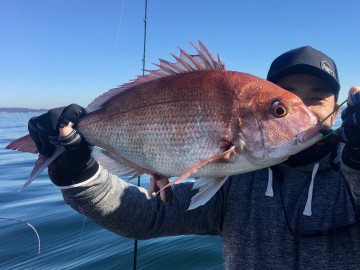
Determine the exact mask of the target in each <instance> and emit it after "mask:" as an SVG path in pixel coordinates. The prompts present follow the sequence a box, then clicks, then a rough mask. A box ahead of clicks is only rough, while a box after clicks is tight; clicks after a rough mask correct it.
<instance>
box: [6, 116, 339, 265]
mask: <svg viewBox="0 0 360 270" xmlns="http://www.w3.org/2000/svg"><path fill="white" fill-rule="evenodd" d="M38 114H39V113H0V269H1V270H4V269H6V270H10V269H16V270H18V269H37V270H40V269H51V270H56V269H133V266H134V262H133V260H134V255H133V254H134V240H131V239H127V238H123V237H120V236H118V235H115V234H113V233H111V232H109V231H107V230H105V229H103V228H102V227H100V226H98V225H96V224H95V223H93V222H92V221H91V220H89V219H86V218H84V217H83V216H82V215H80V214H78V213H77V212H75V211H74V210H73V209H71V208H70V207H69V206H68V205H67V204H65V202H64V201H63V199H62V196H61V193H60V191H59V190H58V189H57V188H56V187H55V186H54V185H53V184H52V183H51V181H50V180H49V178H48V176H47V172H43V173H42V174H41V175H40V176H39V177H38V178H37V179H35V181H34V182H33V183H32V184H31V185H30V186H29V187H27V188H26V189H24V190H22V191H19V190H20V189H21V187H22V185H23V184H24V182H25V180H26V179H27V176H28V175H29V173H30V171H31V169H32V168H33V165H34V163H35V160H36V158H37V156H36V155H33V154H27V153H21V152H18V151H11V150H7V149H5V146H6V145H7V144H9V143H10V142H11V141H13V140H14V139H16V138H18V137H21V136H23V135H26V134H27V122H28V120H29V119H30V118H31V117H33V116H36V115H38ZM339 124H340V123H339V117H338V122H337V126H338V125H339ZM141 183H142V185H143V186H145V187H147V183H148V178H147V177H142V179H141ZM134 184H135V183H134ZM3 218H5V219H3ZM11 219H18V220H21V221H22V222H20V221H15V220H11ZM27 223H29V224H31V225H32V226H33V227H34V228H35V229H36V230H37V232H38V234H39V237H40V242H41V245H40V254H38V241H37V236H36V233H35V232H34V231H33V229H32V228H31V227H30V226H29V225H27ZM221 246H222V241H221V238H220V237H219V236H176V237H163V238H157V239H152V240H141V241H138V249H137V252H138V254H137V269H147V270H152V269H154V270H161V269H172V270H175V269H187V270H191V269H206V270H210V269H222V255H221Z"/></svg>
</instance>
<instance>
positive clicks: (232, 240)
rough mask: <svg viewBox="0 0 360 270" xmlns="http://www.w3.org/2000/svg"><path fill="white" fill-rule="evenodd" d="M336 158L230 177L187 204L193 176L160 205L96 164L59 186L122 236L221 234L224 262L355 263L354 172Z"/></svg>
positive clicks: (246, 265) (359, 250)
mask: <svg viewBox="0 0 360 270" xmlns="http://www.w3.org/2000/svg"><path fill="white" fill-rule="evenodd" d="M335 164H337V166H334V165H333V166H332V164H331V160H330V155H327V156H325V157H324V158H322V160H321V161H320V162H319V163H318V164H308V165H305V166H301V167H296V168H292V167H290V166H288V165H284V164H281V165H277V166H275V167H272V168H271V169H269V168H266V169H262V170H258V171H255V172H250V173H245V174H241V175H236V176H232V177H230V178H229V179H228V180H227V181H226V183H225V184H224V185H223V186H222V188H221V189H220V190H219V191H218V192H217V193H216V194H215V196H214V197H213V198H212V199H211V200H210V201H209V202H208V203H206V204H205V205H203V206H201V207H198V208H196V209H194V210H190V211H188V210H187V209H188V207H189V204H190V200H191V197H192V196H193V195H194V194H195V193H196V190H193V189H192V185H193V183H191V182H185V183H180V184H176V185H174V186H173V192H174V198H173V200H172V201H171V203H169V204H167V205H165V204H163V203H161V202H160V201H159V200H158V199H157V198H156V197H149V196H148V195H147V192H146V190H145V189H143V188H139V187H136V186H134V185H131V184H129V183H127V182H125V181H123V180H121V179H119V178H118V177H116V176H114V175H112V174H110V173H109V172H108V171H107V170H105V169H103V168H102V167H101V166H100V168H99V170H98V172H97V173H96V174H95V175H94V176H93V177H92V178H91V179H88V180H87V181H85V182H82V183H80V184H76V185H73V186H66V187H62V193H63V196H64V199H65V201H66V202H67V203H68V204H70V205H71V207H73V208H74V209H75V210H77V211H78V212H80V213H81V214H84V215H85V216H87V217H88V218H90V219H92V220H93V221H94V222H96V223H98V224H99V225H100V226H103V227H104V228H106V229H108V230H110V231H112V232H114V233H116V234H119V235H121V236H124V237H129V238H136V239H149V238H154V237H160V236H170V235H186V234H209V235H214V234H218V235H221V236H222V238H223V260H224V269H360V224H359V223H357V222H356V221H357V220H359V216H360V213H359V212H360V211H359V208H360V171H358V170H353V169H351V168H349V167H347V166H346V165H344V164H341V162H340V161H339V160H335Z"/></svg>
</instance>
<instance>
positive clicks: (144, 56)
mask: <svg viewBox="0 0 360 270" xmlns="http://www.w3.org/2000/svg"><path fill="white" fill-rule="evenodd" d="M146 23H147V0H145V14H144V50H143V58H142V75H145V62H146ZM138 186H140V176H138ZM137 247H138V240H137V239H135V240H134V263H133V269H134V270H136V263H137V249H138V248H137Z"/></svg>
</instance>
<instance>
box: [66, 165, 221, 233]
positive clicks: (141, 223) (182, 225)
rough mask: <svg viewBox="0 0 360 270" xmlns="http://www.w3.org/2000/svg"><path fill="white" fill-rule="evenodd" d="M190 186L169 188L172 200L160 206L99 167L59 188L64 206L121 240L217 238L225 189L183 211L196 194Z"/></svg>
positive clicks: (142, 192) (135, 188)
mask: <svg viewBox="0 0 360 270" xmlns="http://www.w3.org/2000/svg"><path fill="white" fill-rule="evenodd" d="M192 185H193V183H191V182H185V183H180V184H176V185H174V186H172V187H173V193H174V197H173V199H172V201H171V202H170V203H169V204H166V205H165V204H163V203H162V202H161V201H160V200H158V199H157V198H156V197H149V196H148V194H147V191H146V190H145V189H144V188H141V187H137V186H134V185H132V184H129V183H127V182H125V181H124V180H122V179H120V178H118V177H116V176H114V175H112V174H110V173H109V172H108V171H107V170H105V169H104V168H102V167H101V166H100V167H99V170H98V171H97V173H96V174H95V175H94V176H93V177H92V178H90V179H89V180H87V181H84V182H82V183H79V184H76V185H72V186H67V187H61V190H62V194H63V197H64V200H65V202H66V203H68V204H69V205H70V206H71V207H72V208H74V209H75V210H76V211H78V212H80V213H81V214H83V215H85V216H87V217H88V218H90V219H91V220H93V221H94V222H96V223H97V224H99V225H100V226H102V227H104V228H106V229H108V230H110V231H112V232H114V233H116V234H119V235H121V236H123V237H129V238H135V239H148V238H154V237H160V236H170V235H182V234H218V233H220V231H221V226H222V216H223V212H224V207H225V197H226V196H225V194H226V193H227V188H226V185H224V186H223V188H221V189H220V190H219V191H218V192H217V193H216V195H215V196H214V197H213V198H212V199H211V200H210V201H209V202H208V203H206V204H205V205H203V206H201V207H198V208H196V209H194V210H187V209H188V207H189V204H190V201H191V197H192V196H193V195H194V194H195V193H196V190H193V189H192Z"/></svg>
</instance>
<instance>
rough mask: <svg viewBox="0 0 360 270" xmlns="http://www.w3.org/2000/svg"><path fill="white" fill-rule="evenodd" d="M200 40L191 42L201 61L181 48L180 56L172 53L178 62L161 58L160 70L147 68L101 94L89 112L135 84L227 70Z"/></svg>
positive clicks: (91, 105) (90, 105)
mask: <svg viewBox="0 0 360 270" xmlns="http://www.w3.org/2000/svg"><path fill="white" fill-rule="evenodd" d="M198 42H199V48H197V47H196V46H195V45H194V44H192V43H191V42H190V44H191V46H192V47H194V48H195V50H196V51H197V53H198V57H200V59H201V62H199V61H198V59H196V57H195V56H192V55H190V54H189V53H187V52H186V51H184V50H183V49H181V48H179V49H180V53H181V56H180V57H179V56H176V55H174V54H171V55H172V56H173V57H174V58H175V59H176V60H177V61H178V63H170V62H168V61H166V60H163V59H160V64H155V66H157V67H159V68H160V69H159V70H145V71H147V72H149V74H147V75H143V76H139V77H137V78H136V79H135V80H132V81H130V82H128V83H126V84H123V85H121V86H119V87H116V88H113V89H110V90H109V91H108V92H106V93H104V94H102V95H100V96H99V97H97V98H96V99H94V100H93V101H92V102H91V103H90V104H89V106H88V107H87V108H86V111H87V113H90V112H94V111H97V110H99V109H101V108H103V107H104V106H105V104H106V103H107V102H108V101H109V100H111V99H112V98H113V97H114V96H116V95H118V94H120V93H122V92H124V91H128V90H129V89H130V88H132V87H134V86H138V85H140V84H143V83H146V82H149V81H152V80H156V79H159V78H162V77H166V76H172V75H175V74H177V73H186V72H192V71H196V70H225V64H224V63H223V61H222V60H221V59H220V57H219V55H217V58H218V61H215V59H214V57H213V56H212V55H211V53H210V51H209V50H208V49H207V48H206V47H205V45H204V44H203V43H202V42H201V41H200V40H198Z"/></svg>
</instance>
